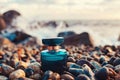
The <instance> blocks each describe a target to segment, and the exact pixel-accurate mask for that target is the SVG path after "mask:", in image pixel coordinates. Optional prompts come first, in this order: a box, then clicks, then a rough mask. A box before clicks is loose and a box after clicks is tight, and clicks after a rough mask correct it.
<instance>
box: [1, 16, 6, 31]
mask: <svg viewBox="0 0 120 80" xmlns="http://www.w3.org/2000/svg"><path fill="white" fill-rule="evenodd" d="M5 28H6V23H5V21H4V19H3V17H2V15H0V31H2V30H3V29H5Z"/></svg>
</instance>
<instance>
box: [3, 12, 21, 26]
mask: <svg viewBox="0 0 120 80" xmlns="http://www.w3.org/2000/svg"><path fill="white" fill-rule="evenodd" d="M20 15H21V14H20V13H19V12H17V11H15V10H9V11H7V12H5V13H3V18H4V20H5V22H6V24H7V25H12V22H13V19H16V17H18V16H20Z"/></svg>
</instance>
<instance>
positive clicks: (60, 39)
mask: <svg viewBox="0 0 120 80" xmlns="http://www.w3.org/2000/svg"><path fill="white" fill-rule="evenodd" d="M63 42H64V38H63V37H55V38H45V39H42V43H43V44H44V45H48V46H56V45H60V44H61V43H63Z"/></svg>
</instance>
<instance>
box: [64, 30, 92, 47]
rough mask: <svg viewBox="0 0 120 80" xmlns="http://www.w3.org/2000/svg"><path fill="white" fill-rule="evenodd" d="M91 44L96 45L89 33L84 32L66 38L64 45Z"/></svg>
mask: <svg viewBox="0 0 120 80" xmlns="http://www.w3.org/2000/svg"><path fill="white" fill-rule="evenodd" d="M82 44H84V45H86V46H87V45H89V46H94V41H93V39H92V37H91V36H90V34H89V33H87V32H83V33H81V34H76V35H73V36H70V37H68V38H66V39H65V41H64V43H63V45H82Z"/></svg>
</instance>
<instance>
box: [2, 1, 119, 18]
mask: <svg viewBox="0 0 120 80" xmlns="http://www.w3.org/2000/svg"><path fill="white" fill-rule="evenodd" d="M9 9H15V10H17V11H19V12H20V13H21V14H22V16H24V17H26V18H39V19H41V20H61V19H63V20H64V19H65V20H79V19H95V20H96V19H109V20H111V19H120V0H0V13H3V12H5V11H7V10H9Z"/></svg>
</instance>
